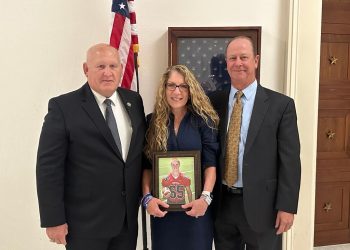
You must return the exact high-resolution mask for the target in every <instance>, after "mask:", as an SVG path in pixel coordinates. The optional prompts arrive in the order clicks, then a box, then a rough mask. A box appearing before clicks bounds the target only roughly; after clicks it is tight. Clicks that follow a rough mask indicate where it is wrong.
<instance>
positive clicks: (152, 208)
mask: <svg viewBox="0 0 350 250" xmlns="http://www.w3.org/2000/svg"><path fill="white" fill-rule="evenodd" d="M159 206H162V207H164V208H168V207H169V205H168V204H166V203H165V202H163V201H161V200H160V199H157V198H155V197H153V198H152V199H151V200H150V201H149V202H148V204H147V212H148V213H149V214H150V215H153V216H154V217H164V216H165V215H166V213H167V212H166V211H162V210H160V209H159Z"/></svg>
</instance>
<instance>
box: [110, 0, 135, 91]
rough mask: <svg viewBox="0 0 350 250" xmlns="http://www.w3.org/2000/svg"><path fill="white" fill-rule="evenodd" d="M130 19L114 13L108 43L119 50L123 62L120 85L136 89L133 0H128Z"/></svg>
mask: <svg viewBox="0 0 350 250" xmlns="http://www.w3.org/2000/svg"><path fill="white" fill-rule="evenodd" d="M128 7H129V12H130V19H129V18H126V17H124V16H122V15H120V14H114V13H113V15H114V22H113V27H112V32H111V37H110V44H111V45H112V46H113V47H115V48H117V49H118V50H119V54H120V60H121V63H122V64H123V74H122V81H121V84H120V86H121V87H123V88H127V89H131V90H134V91H137V80H136V72H135V61H134V52H135V53H137V52H138V37H137V32H136V15H135V9H134V0H128Z"/></svg>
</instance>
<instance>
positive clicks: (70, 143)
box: [37, 84, 145, 238]
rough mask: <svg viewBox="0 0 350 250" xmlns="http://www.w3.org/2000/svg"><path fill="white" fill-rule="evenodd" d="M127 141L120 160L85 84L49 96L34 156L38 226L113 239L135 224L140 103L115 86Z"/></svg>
mask: <svg viewBox="0 0 350 250" xmlns="http://www.w3.org/2000/svg"><path fill="white" fill-rule="evenodd" d="M117 92H118V94H119V96H120V97H121V99H122V101H123V103H124V107H125V109H126V111H127V113H128V115H129V117H130V121H131V126H132V130H133V132H132V137H131V142H130V148H129V153H128V156H127V159H126V161H125V162H124V160H123V158H122V156H121V154H120V153H119V151H118V148H117V146H116V144H115V142H114V140H113V137H112V134H111V132H110V130H109V128H108V126H107V124H106V122H105V120H104V117H103V115H102V113H101V111H100V109H99V107H98V104H97V102H96V100H95V97H94V95H93V93H92V92H91V89H90V87H89V86H88V84H85V85H84V86H83V87H82V88H80V89H78V90H76V91H74V92H71V93H68V94H65V95H61V96H59V97H56V98H52V99H51V100H50V101H49V110H48V113H47V115H46V117H45V121H44V124H43V127H42V131H41V136H40V142H39V149H38V157H37V191H38V199H39V208H40V218H41V226H42V227H52V226H57V225H61V224H64V223H66V222H67V223H68V230H69V234H70V235H78V236H83V237H90V238H91V237H111V236H115V235H117V234H118V233H119V232H120V231H121V229H122V226H123V222H124V218H125V216H126V218H127V222H128V225H129V226H135V225H137V213H138V207H139V198H140V195H141V194H140V192H141V187H140V186H141V171H142V169H141V167H142V166H141V165H142V164H141V159H142V149H143V142H144V134H145V115H144V109H143V103H142V99H141V97H140V95H139V94H137V93H136V92H133V91H130V90H125V89H122V88H118V89H117Z"/></svg>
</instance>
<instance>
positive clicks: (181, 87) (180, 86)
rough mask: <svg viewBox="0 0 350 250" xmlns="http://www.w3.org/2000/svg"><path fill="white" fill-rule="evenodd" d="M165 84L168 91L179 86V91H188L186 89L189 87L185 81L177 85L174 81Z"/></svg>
mask: <svg viewBox="0 0 350 250" xmlns="http://www.w3.org/2000/svg"><path fill="white" fill-rule="evenodd" d="M165 86H166V88H167V89H168V90H170V91H175V89H176V88H179V90H180V91H181V92H183V91H188V89H189V88H190V86H188V84H185V83H182V84H179V85H176V84H175V83H167V84H166V85H165Z"/></svg>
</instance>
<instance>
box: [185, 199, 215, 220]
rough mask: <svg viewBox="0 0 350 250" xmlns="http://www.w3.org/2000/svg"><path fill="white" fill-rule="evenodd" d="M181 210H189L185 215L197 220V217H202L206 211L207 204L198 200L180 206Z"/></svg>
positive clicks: (202, 200)
mask: <svg viewBox="0 0 350 250" xmlns="http://www.w3.org/2000/svg"><path fill="white" fill-rule="evenodd" d="M181 207H182V208H183V209H190V210H189V211H187V212H186V214H187V215H189V216H193V217H196V218H198V216H203V215H204V214H205V212H206V211H207V208H208V204H207V203H206V202H205V200H204V199H202V198H199V199H197V200H194V201H192V202H190V203H187V204H185V205H182V206H181Z"/></svg>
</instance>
